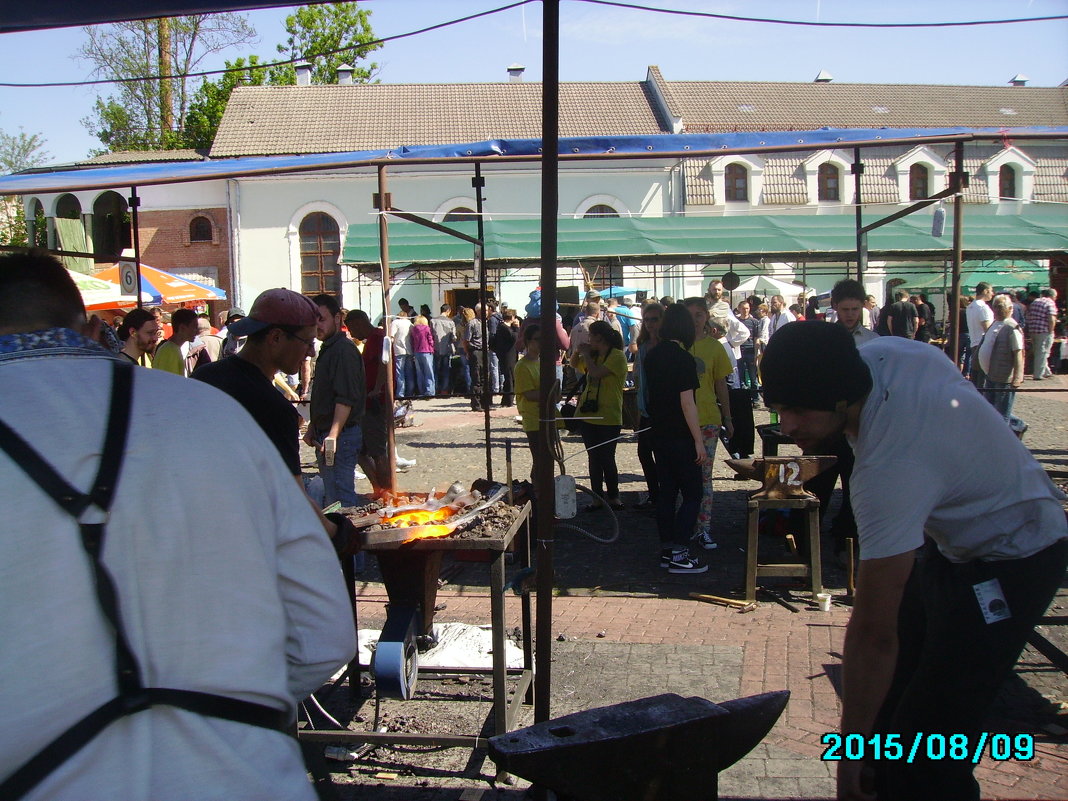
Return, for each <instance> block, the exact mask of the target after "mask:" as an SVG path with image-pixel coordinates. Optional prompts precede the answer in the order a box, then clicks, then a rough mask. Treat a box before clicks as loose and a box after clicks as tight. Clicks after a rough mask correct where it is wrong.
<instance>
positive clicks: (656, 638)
mask: <svg viewBox="0 0 1068 801" xmlns="http://www.w3.org/2000/svg"><path fill="white" fill-rule="evenodd" d="M1027 383H1028V384H1029V385H1030V384H1031V382H1027ZM1039 386H1042V388H1044V389H1049V388H1053V387H1054V386H1057V387H1060V388H1066V387H1068V381H1066V380H1065V378H1063V377H1058V378H1057V379H1055V381H1053V382H1044V383H1043V384H1042V385H1039ZM463 408H464V407H463V405H462V403H461V402H460V401H432V402H429V403H425V404H418V405H417V409H416V414H417V418H418V419H419V420H420V422H421V425H420V426H418V427H416V428H411V429H404V430H402V431H400V432H399V433H398V443H399V451H400V453H401V455H403V456H407V457H413V456H414V457H416V458H417V459H418V462H419V463H418V465H417V466H416V467H415V468H413V469H412V470H410V471H409V472H408V473H406V474H404V475H403V476H402V477H401V486H403V487H408V488H413V489H414V488H426V487H428V486H434V485H442V484H446V485H447V484H448V483H451V481H453V480H456V479H460V480H463V481H468V482H469V481H470V480H473V479H474V478H476V477H478V476H481V475H484V474H485V457H484V451H483V448H482V444H481V439H480V437H481V433H482V432H481V428H480V426H481V421H482V418H481V416H480V415H475V414H472V413H470V412H466V411H464V410H463ZM1066 412H1068V392H1066V393H1059V394H1055V393H1049V392H1044V393H1035V394H1033V395H1026V396H1022V397H1021V398H1020V399H1019V400H1018V402H1017V413H1018V414H1020V415H1021V416H1022V417H1023V418H1024V419H1025V420H1027V421H1028V422H1029V424H1030V425H1031V430H1030V431H1029V432H1028V434H1027V438H1026V442H1027V444H1028V446H1029V447H1030V448H1031V449H1032V451H1033V452H1034V453H1035V454H1036V457H1037V458H1039V459H1040V461H1042V462H1044V463H1045V464H1047V465H1048V466H1050V467H1052V468H1057V469H1061V470H1068V414H1066ZM760 414H761V413H759V412H758V420H757V422H763V419H761V416H760ZM520 436H521V434H520V433H519V432H518V428H517V427H516V426H515V425H514V423H513V422H512V420H511V414H510V411H508V410H495V411H494V413H493V438H494V459H495V477H496V478H498V479H501V478H503V475H504V468H503V448H502V447H501V445H500V442H501V441H502V440H503V438H505V437H510V438H513V439H515V440H516V441H517V443H518V442H519V441H521V440H520V439H519V438H520ZM578 450H579V447H578V444H577V442H576V441H574V440H566V441H565V451H566V452H567V453H574V452H577V451H578ZM618 463H619V465H620V472H621V480H622V482H623V483H622V488H623V490H624V497H625V498H629V499H631V500H633V499H636V498H637V497H638V495H637V493H638V492H640V491H641V490H642V489H643V487H642V482H641V480H640V473H639V470H638V468H637V460H636V457H635V456H634V448H633V445H625V446H624V445H621V446H620V449H619V456H618ZM568 467H569V472H573V473H575V474H576V475H577V477H578V478H579V480H580V483H581V481H582V480H583V478H584V473H585V464H584V459H583V457H581V456H579V457H578V458H575V459H573V460H571V461H569V462H568ZM528 471H529V459H528V457H527V456H526V453H525V449H524V448H521V447H518V445H517V447H516V450H515V465H514V471H513V472H514V475H516V476H517V477H519V476H525V475H526V474H527V472H528ZM716 476H717V480H716V486H717V493H718V496H717V501H716V509H717V513H716V514H717V517H716V522H717V535H718V537H719V540H720V548H719V550H718V551H715V552H712V553H711V554H710V555H709V556H710V563H711V566H712V569H711V570H710V571H709V572H708V573H707V574H704V575H701V576H682V577H680V576H668V575H667V574H665V573H664V572H663V571H661V570H660V569H659V567H658V565H657V559H656V556H657V543H656V536H655V531H654V528H653V524H652V520H651V518H649V517H647V516H644V515H640V514H637V513H634V512H627V513H625V514H624V515H623V516H622V522H621V526H620V529H621V534H620V537H619V539H618V541H616V542H614V543H612V544H610V545H601V544H596V543H594V542H592V541H591V540H589V539H586V538H584V537H582V536H581V535H579V534H577V533H574V532H570V531H568V532H559V533H558V535H557V543H556V549H555V568H556V576H557V581H556V586H557V597H555V599H554V602H553V630H554V632H555V633H557V634H558V635H561V636H562V637H563V638H564V639H563V641H554V642H553V643H552V644H551V646H552V648H553V657H554V662H553V703H552V712H553V714H554V715H562V714H567V713H569V712H573V711H578V710H581V709H586V708H590V707H592V706H599V705H603V704H606V703H613V702H619V701H624V700H629V699H631V698H638V697H644V696H647V695H653V694H656V693H659V692H678V693H680V694H683V695H700V696H702V697H706V698H709V699H711V700H726V699H729V698H733V697H737V696H745V695H751V694H754V693H759V692H764V691H768V690H777V689H784V688H785V689H788V690H790V692H791V700H790V703H789V705H788V707H787V710H786V712H785V713H784V715H783V717H782V718H781V719H780V721H779V723H778V724H777V725H776V726H775V728H774V729H773V730H772V733H771V734H770V736H769V737H768V738H767V739H766V740H765V741H764V743H762V744H761V745H760V746H759V747H758V748H757V749H756V750H754V751H753V752H752V753H751V754H750V755H749V756H748V757H746V758H745V759H743V760H742V761H741V762H739V763H738V764H737V765H736V766H734V767H732V768H730V769H729V770H727V771H726V772H725V773H724V774H723V775H722V777H721V784H720V794H721V797H723V798H737V799H758V798H763V799H771V798H806V799H816V798H832V797H833V794H834V785H833V780H832V777H833V771H832V770H831V769H829V766H828V764H827V763H824V762H821V761H820V759H819V756H820V753H821V752H822V750H823V746H822V745H821V743H820V736H821V735H822V734H823V733H825V732H828V731H833V730H835V728H836V726H837V722H838V716H839V712H840V706H839V701H838V690H837V682H838V678H839V675H840V660H841V650H842V640H843V635H844V630H845V625H846V623H847V622H848V618H849V610H848V608H846V607H841V606H837V605H836V606H835V607H833V608H832V610H831V611H830V612H828V613H821V612H819V611H816V610H812V609H809V608H803V609H802V611H801V612H799V613H797V614H794V613H791V612H790V611H788V610H787V609H785V608H783V607H781V606H778V605H775V604H772V603H761V604H760V605H759V607H758V609H757V610H756V611H754V612H751V613H748V614H739V613H737V612H735V611H732V610H729V609H726V608H724V607H720V606H713V605H709V604H704V603H700V602H697V601H693V600H690V599H689V598H688V597H687V596H688V593H689V592H690V591H699V592H708V593H713V594H718V595H728V594H730V593H731V592H732V591H733V590H735V589H737V588H738V587H739V586H740V585H741V583H742V571H743V569H744V568H743V562H742V558H743V553H742V548H741V546H742V544H743V538H744V528H743V524H744V514H745V506H744V504H745V499H746V493H747V492H748V491H751V490H752V489H753V485H750V484H747V483H742V482H735V481H731V480H730V479H729V478H728V477H727V475H726V472H725V469H724V467H723V466H722V465H719V466H718V467H717V470H716ZM575 522H577V523H578V524H579V525H581V526H584V527H587V528H589V529H590V530H592V531H594V532H595V533H598V534H600V535H602V536H603V535H609V534H610V533H611V531H612V526H611V523H610V521H609V520H608V518H607V516H606V515H605V514H604V513H598V514H594V515H584V516H580V518H579V519H578V520H577V521H575ZM762 547H768V548H775V547H779V544H778V543H777V542H768V543H765V544H764V545H762ZM447 563H448V561H447ZM824 564H825V571H826V572H825V584H826V585H827V586H828V587H829V588H834V589H835V590H836V591H839V592H840V591H841V588H842V587H843V586H844V575H843V573H842V571H841V570H839V569H838V568H837V567H836V566H834V564H833V556H832V555H831V554H830V553H826V552H825V554H824ZM455 569H456V568H453V570H455ZM486 574H487V571H486V570H485V569H484V568H483V566H480V565H477V564H471V563H464V566H463V567H462V569H461V570H460V572H459V573H458V574H454V575H453V576H452V578H451V581H450V583H449V584H448V585H446V586H445V587H444V588H443V589H442V590H441V591H440V592H439V599H438V600H439V602H443V603H444V604H445V605H446V606H445V609H443V610H442V611H440V612H439V613H438V615H437V620H438V621H439V622H446V621H460V622H468V623H478V624H482V623H488V620H489V601H488V597H487V587H486ZM361 578H362V582H361V585H360V587H359V591H360V598H361V604H360V625H361V628H373V627H375V626H377V625H380V624H381V622H382V620H383V619H384V601H385V592H384V589H383V588H382V586H381V584H379V583H378V581H377V573H376V570H375V567H374V565H373V564H371V565H369V568H368V571H367V572H366V573H365V574H364V575H363V576H362V577H361ZM801 606H802V607H805V605H804V604H801ZM1065 607H1068V587H1066V588H1065V589H1064V590H1062V592H1061V593H1060V596H1059V598H1058V600H1057V601H1056V602H1055V605H1054V607H1053V609H1051V611H1050V614H1049V619H1048V622H1049V625H1044V626H1042V627H1040V631H1042V632H1043V633H1044V634H1045V635H1046V636H1047V637H1049V638H1050V639H1051V640H1054V641H1055V642H1058V643H1059V644H1060V646H1061V648H1062V649H1066V650H1068V642H1066V640H1068V638H1066V637H1065V635H1064V629H1065V626H1064V625H1063V624H1064V623H1065V621H1066V617H1068V613H1066V612H1065V611H1064V610H1065ZM518 625H520V621H519V607H518V604H516V603H509V605H508V627H509V629H512V628H513V627H515V626H518ZM602 633H603V636H599V635H602ZM421 686H422V685H421ZM481 692H483V693H484V694H485V693H488V689H485V688H484V689H483V690H482V691H481ZM1043 696H1048V698H1052V699H1054V700H1059V701H1064V700H1068V678H1066V677H1065V675H1064V674H1063V673H1061V672H1059V671H1057V670H1056V669H1054V668H1052V666H1051V665H1050V663H1049V662H1048V660H1046V659H1044V658H1043V657H1042V656H1041V655H1039V654H1037V653H1035V652H1033V651H1031V649H1028V650H1026V651H1025V652H1024V655H1023V656H1022V657H1021V660H1020V663H1019V664H1018V666H1017V670H1016V673H1015V675H1014V677H1013V679H1012V681H1010V682H1009V683H1008V684H1007V686H1006V687H1005V689H1004V691H1003V692H1002V695H1001V697H1000V698H999V701H998V704H997V705H996V708H995V710H994V715H993V718H992V720H991V725H992V726H998V725H1001V726H1002V727H1003V730H1006V731H1029V732H1032V733H1034V734H1035V735H1036V739H1037V747H1036V758H1035V760H1034V761H1032V762H1029V763H1017V762H1003V763H994V762H992V761H990V760H989V759H985V760H984V761H983V763H982V764H981V765H980V766H979V768H978V769H977V772H976V775H977V776H978V778H979V780H980V782H981V784H982V787H983V798H989V799H995V798H996V799H1068V770H1065V763H1066V760H1068V741H1066V739H1065V737H1064V732H1063V730H1062V731H1061V733H1060V734H1059V735H1058V734H1050V733H1049V732H1048V731H1045V730H1044V729H1043V727H1046V726H1050V725H1056V724H1057V723H1058V722H1060V723H1062V724H1064V725H1065V727H1066V728H1068V719H1066V718H1068V715H1061V716H1059V717H1058V715H1057V707H1056V706H1055V705H1054V704H1053V703H1051V702H1050V701H1049V700H1048V698H1047V697H1043ZM410 703H411V702H410ZM416 703H422V702H416ZM427 703H438V704H441V705H442V712H441V716H442V717H446V716H447V712H448V710H447V709H446V708H447V707H450V706H454V705H453V704H451V703H450V702H447V701H445V702H441V701H437V702H435V701H429V702H427ZM487 706H488V705H487ZM398 714H403V712H398ZM357 725H361V724H357ZM362 725H367V724H366V723H364V724H362ZM1052 731H1054V732H1056V731H1057V730H1056V729H1052ZM482 756H483V755H480V754H476V755H475V757H474V758H470V755H468V754H466V753H459V752H458V753H457V755H456V758H455V759H456V761H455V772H454V773H448V771H446V773H448V775H445V774H444V773H442V772H441V770H440V769H434V770H429V769H427V770H424V771H423V772H422V773H421V772H420V767H419V757H417V756H412V755H404V757H403V758H402V757H396V756H393V757H390V758H389V759H388V760H386V761H385V762H384V763H381V764H387V765H388V764H393V765H394V767H397V766H398V765H399V766H400V767H399V770H400V772H401V774H402V775H401V777H400V778H399V779H397V780H386V781H376V780H375V779H374V778H373V776H374V772H375V771H377V770H380V769H382V767H381V764H380V763H373V764H372V765H370V766H369V767H368V768H367V769H366V770H364V769H356V770H354V771H353V775H354V777H355V778H354V780H355V781H356V785H355V786H350V787H349V788H348V791H349V792H352V793H354V794H353V795H351V796H346V797H352V798H370V799H383V800H384V801H392V799H397V800H398V801H399V799H405V801H412V800H415V799H426V800H427V801H454V800H455V799H462V798H472V799H473V798H478V797H480V796H478V795H477V792H478V791H479V790H484V791H485V793H484V795H483V796H481V797H482V798H484V799H485V801H489V799H491V798H501V799H504V798H509V799H511V798H519V797H521V795H522V793H521V792H520V790H518V789H509V788H501V789H493V790H491V789H489V785H488V784H487V779H488V778H490V777H492V773H493V768H492V764H490V763H483V761H482ZM391 760H393V761H391ZM521 786H522V783H520V787H521ZM465 793H466V795H465Z"/></svg>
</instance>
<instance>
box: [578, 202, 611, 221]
mask: <svg viewBox="0 0 1068 801" xmlns="http://www.w3.org/2000/svg"><path fill="white" fill-rule="evenodd" d="M618 216H619V212H618V211H616V210H615V209H613V208H612V207H611V206H609V205H608V204H607V203H594V204H593V205H592V206H590V207H589V208H588V209H586V212H585V213H584V214H583V215H582V218H583V219H586V218H587V217H618Z"/></svg>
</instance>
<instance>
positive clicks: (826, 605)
mask: <svg viewBox="0 0 1068 801" xmlns="http://www.w3.org/2000/svg"><path fill="white" fill-rule="evenodd" d="M816 602H817V603H818V604H819V605H820V611H821V612H830V611H831V594H830V593H829V592H817V593H816Z"/></svg>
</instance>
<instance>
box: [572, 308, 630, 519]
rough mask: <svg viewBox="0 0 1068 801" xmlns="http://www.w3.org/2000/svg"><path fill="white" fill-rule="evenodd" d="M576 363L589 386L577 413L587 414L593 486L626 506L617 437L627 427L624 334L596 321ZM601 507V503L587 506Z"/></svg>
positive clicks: (584, 437) (613, 504)
mask: <svg viewBox="0 0 1068 801" xmlns="http://www.w3.org/2000/svg"><path fill="white" fill-rule="evenodd" d="M574 367H575V369H576V370H577V371H578V372H580V373H584V374H585V375H586V388H585V389H584V390H583V391H582V396H581V398H580V399H579V408H578V412H577V413H576V415H575V416H576V417H582V418H585V419H583V420H582V428H581V432H582V443H583V444H584V445H585V446H586V450H587V458H588V459H589V465H590V485H591V486H590V489H592V490H593V492H594V494H596V495H598V496H600V497H602V498H604V499H605V501H606V502H607V503H608V505H609V506H611V507H612V508H613V509H617V510H618V509H622V508H623V502H622V501H621V500H620V499H619V470H618V468H617V467H616V443H615V441H614V440H616V439H617V438H618V437H619V432H620V431H621V430H622V429H623V382H624V380H625V379H626V377H627V357H626V356H624V355H623V338H622V337H621V336H620V335H619V332H618V331H616V330H615V329H614V328H612V326H610V325H609V324H608V323H606V322H605V321H604V320H598V321H597V322H595V323H593V324H592V325H591V326H590V340H589V342H587V343H585V344H583V345H581V346H580V347H579V351H578V354H577V357H576V358H575V360H574ZM591 449H592V450H591ZM606 489H607V494H606V492H605V490H606ZM600 508H601V504H600V503H594V504H592V505H591V506H589V507H587V509H600Z"/></svg>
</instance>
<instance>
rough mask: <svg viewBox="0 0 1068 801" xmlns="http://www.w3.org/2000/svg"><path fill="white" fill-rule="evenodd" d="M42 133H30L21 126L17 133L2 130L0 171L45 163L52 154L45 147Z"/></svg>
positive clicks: (24, 168) (0, 134)
mask: <svg viewBox="0 0 1068 801" xmlns="http://www.w3.org/2000/svg"><path fill="white" fill-rule="evenodd" d="M44 146H45V140H44V137H42V136H41V135H40V134H28V133H26V132H25V131H23V130H22V129H21V128H19V132H18V133H17V134H9V133H5V132H4V131H0V173H8V172H19V171H20V170H28V169H29V168H30V167H37V166H40V165H41V164H44V163H45V162H46V161H48V160H49V159H50V158H51V157H52V156H51V154H49V153H48V151H46V150H45V149H44Z"/></svg>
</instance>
